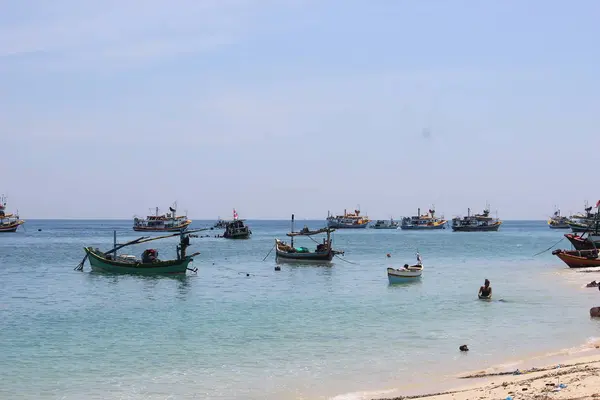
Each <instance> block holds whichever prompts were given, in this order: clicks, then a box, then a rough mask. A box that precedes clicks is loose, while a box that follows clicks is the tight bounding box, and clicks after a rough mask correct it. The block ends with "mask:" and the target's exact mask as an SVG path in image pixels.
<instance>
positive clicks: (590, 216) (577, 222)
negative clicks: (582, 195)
mask: <svg viewBox="0 0 600 400" xmlns="http://www.w3.org/2000/svg"><path fill="white" fill-rule="evenodd" d="M596 208H598V203H596ZM597 216H598V212H596V213H592V206H588V203H587V201H586V202H585V208H584V212H583V213H579V214H575V215H572V216H571V217H570V218H569V220H568V221H567V224H568V225H569V227H570V228H571V231H572V232H586V231H588V230H589V229H590V227H591V226H592V225H593V224H594V220H595V219H596V218H597Z"/></svg>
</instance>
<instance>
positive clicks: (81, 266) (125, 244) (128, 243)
mask: <svg viewBox="0 0 600 400" xmlns="http://www.w3.org/2000/svg"><path fill="white" fill-rule="evenodd" d="M146 238H148V236H142V237H140V238H137V239H135V240H131V241H129V242H127V243H123V244H120V245H118V246H117V245H116V232H115V246H114V247H113V249H112V250H108V251H107V252H105V253H104V254H111V253H114V252H116V251H117V250H119V249H122V248H123V247H125V246H130V245H132V244H137V243H140V242H141V241H142V240H144V239H146ZM87 258H88V254H87V253H85V257H83V260H81V262H80V263H79V264H78V265H77V267H75V271H81V270H83V264H85V261H86V260H87Z"/></svg>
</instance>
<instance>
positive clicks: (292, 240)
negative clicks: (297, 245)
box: [291, 214, 294, 247]
mask: <svg viewBox="0 0 600 400" xmlns="http://www.w3.org/2000/svg"><path fill="white" fill-rule="evenodd" d="M292 233H294V214H292ZM291 242H292V247H294V237H293V236H292V239H291Z"/></svg>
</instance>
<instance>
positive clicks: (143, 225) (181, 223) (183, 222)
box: [133, 203, 192, 232]
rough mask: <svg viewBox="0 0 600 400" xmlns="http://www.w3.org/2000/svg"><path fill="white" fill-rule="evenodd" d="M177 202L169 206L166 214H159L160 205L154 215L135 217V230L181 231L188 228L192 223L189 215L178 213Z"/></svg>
mask: <svg viewBox="0 0 600 400" xmlns="http://www.w3.org/2000/svg"><path fill="white" fill-rule="evenodd" d="M176 208H177V203H175V204H174V205H173V207H169V211H170V212H168V213H166V214H159V211H158V207H156V211H155V214H154V215H148V216H147V217H146V218H139V217H134V218H133V230H134V231H136V232H179V231H180V230H182V229H187V227H188V226H190V224H191V223H192V221H191V220H190V219H188V217H187V215H179V216H178V215H177V209H176Z"/></svg>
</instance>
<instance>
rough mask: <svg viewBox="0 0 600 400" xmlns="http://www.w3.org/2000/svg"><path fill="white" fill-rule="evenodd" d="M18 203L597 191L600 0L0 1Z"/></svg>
mask: <svg viewBox="0 0 600 400" xmlns="http://www.w3.org/2000/svg"><path fill="white" fill-rule="evenodd" d="M0 10H2V11H1V12H0V140H1V143H2V150H3V151H2V157H0V168H1V171H2V173H1V178H0V193H4V194H5V195H7V196H8V207H7V208H8V209H9V210H10V211H14V210H17V209H18V210H19V213H20V214H21V217H22V218H24V219H27V218H30V219H33V218H131V217H133V215H134V214H137V215H146V214H147V213H148V210H149V209H150V208H153V207H156V206H158V207H160V208H161V210H167V209H168V207H169V206H170V205H171V204H172V203H173V202H174V201H177V204H178V206H179V210H180V211H182V212H183V211H184V210H186V211H187V213H188V215H189V216H190V217H192V218H197V219H216V218H217V216H221V217H229V216H230V215H231V212H232V209H233V208H235V209H237V211H238V213H239V215H240V217H241V218H248V219H280V218H281V219H287V218H289V217H290V215H291V214H292V213H294V214H295V215H296V216H297V218H317V219H320V218H325V217H326V216H327V211H331V212H332V213H336V214H338V213H342V212H343V210H344V209H348V210H351V209H354V208H355V207H357V206H360V208H361V210H362V212H363V213H367V214H368V215H369V216H370V217H371V218H389V217H391V216H393V217H395V218H399V217H401V216H406V215H414V214H416V211H417V208H419V207H420V208H421V210H426V209H427V208H429V207H432V206H433V207H435V208H436V210H437V212H438V214H443V215H444V216H446V217H452V216H454V215H460V214H466V211H467V208H468V207H470V208H471V209H472V210H476V211H480V210H481V209H482V208H483V207H484V206H485V205H486V203H489V204H490V206H491V209H492V212H493V213H496V211H497V213H498V216H499V217H500V218H502V219H545V218H547V217H548V216H549V215H550V214H551V213H552V212H553V211H554V207H555V206H558V207H560V209H561V210H562V211H563V214H567V213H569V212H572V213H575V212H578V211H581V210H582V209H583V207H584V202H585V201H588V202H589V203H590V204H592V205H595V203H596V201H597V200H598V199H600V190H599V189H598V184H597V181H596V179H597V176H598V172H597V170H596V168H595V165H596V164H597V163H596V162H595V161H596V157H597V152H598V147H599V144H600V136H599V133H600V90H599V89H600V80H599V79H598V74H599V71H600V50H599V47H598V38H600V25H599V24H598V20H599V19H600V2H598V1H595V0H579V1H578V0H575V1H571V2H566V1H562V2H559V1H553V0H545V1H542V0H530V1H522V0H503V1H476V0H470V1H459V0H456V1H452V0H419V1H414V0H413V1H403V0H373V1H364V0H363V1H357V0H314V1H311V0H279V1H275V0H254V1H249V0H248V1H244V0H172V1H169V2H166V1H158V0H143V1H142V0H127V1H122V0H121V1H116V0H105V1H102V2H100V1H88V2H83V1H75V0H54V1H45V0H19V1H9V0H0Z"/></svg>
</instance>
